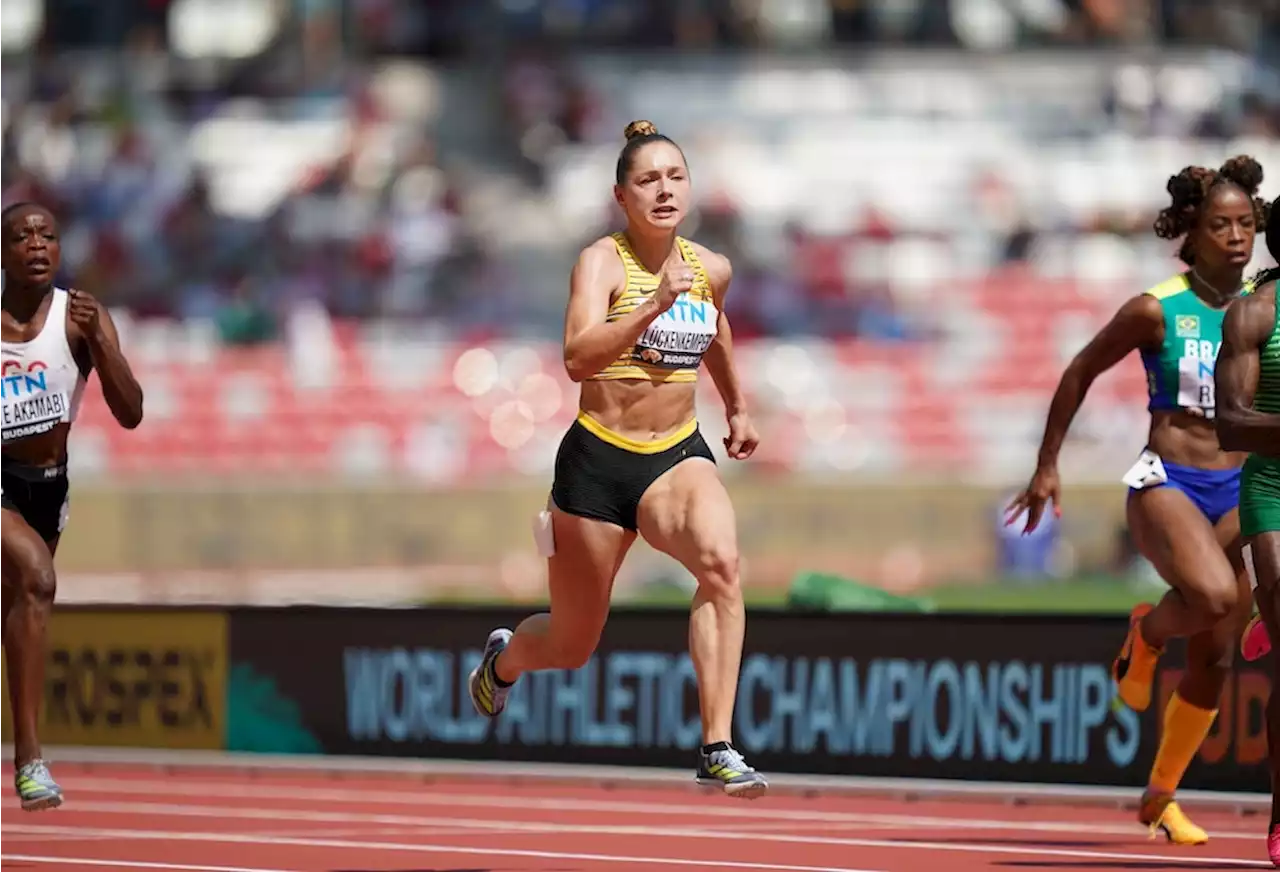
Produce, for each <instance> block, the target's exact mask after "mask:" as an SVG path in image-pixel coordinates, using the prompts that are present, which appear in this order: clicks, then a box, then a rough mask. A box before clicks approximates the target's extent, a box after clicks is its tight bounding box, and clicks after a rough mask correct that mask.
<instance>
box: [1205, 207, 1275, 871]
mask: <svg viewBox="0 0 1280 872" xmlns="http://www.w3.org/2000/svg"><path fill="white" fill-rule="evenodd" d="M1277 207H1280V199H1278V200H1276V202H1275V203H1273V204H1272V206H1271V215H1270V216H1269V217H1270V219H1271V221H1272V222H1273V223H1270V224H1269V225H1268V227H1267V248H1268V249H1269V250H1270V252H1271V256H1272V257H1274V258H1276V260H1280V212H1278V211H1277ZM1277 280H1280V269H1273V270H1268V271H1267V272H1266V273H1265V274H1263V275H1261V276H1259V277H1258V280H1257V292H1256V293H1254V294H1251V295H1250V296H1249V297H1248V298H1247V299H1242V300H1239V301H1238V302H1236V303H1234V304H1233V305H1232V306H1231V308H1230V309H1229V310H1228V311H1227V318H1226V322H1225V324H1224V325H1223V327H1224V329H1223V333H1224V335H1223V341H1222V352H1221V356H1220V357H1219V359H1218V372H1217V392H1218V403H1219V405H1218V409H1219V417H1218V422H1217V424H1218V434H1219V438H1220V439H1221V440H1222V444H1223V445H1224V446H1226V447H1230V448H1233V449H1236V450H1240V451H1248V452H1250V454H1249V459H1248V460H1246V461H1245V465H1244V475H1243V477H1242V480H1241V487H1240V529H1241V532H1242V533H1243V534H1244V536H1245V559H1246V560H1247V561H1248V562H1249V564H1250V569H1252V571H1253V579H1252V580H1253V583H1254V599H1255V600H1256V601H1257V603H1258V614H1259V617H1260V618H1261V620H1262V622H1263V624H1264V625H1265V626H1266V628H1267V631H1268V634H1269V635H1270V637H1271V638H1272V639H1277V638H1280V303H1277V301H1276V282H1277ZM1272 652H1273V653H1272V661H1273V668H1275V667H1280V652H1277V650H1276V649H1274V648H1273V649H1272ZM1267 734H1268V735H1267V739H1268V742H1267V744H1268V746H1269V748H1270V757H1271V826H1270V827H1269V829H1268V833H1267V851H1268V853H1269V854H1270V855H1271V862H1272V863H1273V864H1275V865H1276V866H1280V693H1275V692H1272V694H1271V698H1270V700H1269V701H1268V703H1267Z"/></svg>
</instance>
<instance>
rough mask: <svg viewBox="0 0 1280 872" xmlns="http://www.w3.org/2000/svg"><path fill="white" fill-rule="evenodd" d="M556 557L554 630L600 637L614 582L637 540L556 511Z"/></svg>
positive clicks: (551, 564)
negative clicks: (592, 633) (594, 634)
mask: <svg viewBox="0 0 1280 872" xmlns="http://www.w3.org/2000/svg"><path fill="white" fill-rule="evenodd" d="M550 511H551V523H552V527H553V530H554V534H555V545H556V547H555V554H553V555H552V556H551V557H550V558H549V559H548V561H547V586H548V589H549V593H550V597H551V624H552V626H553V627H554V628H556V631H557V632H558V631H559V630H560V629H563V630H565V631H566V632H569V633H572V634H575V635H577V634H586V633H589V632H591V631H593V630H594V632H595V633H597V634H598V633H599V632H600V630H601V629H602V628H603V627H604V623H605V619H606V618H607V616H608V614H609V597H610V596H611V594H612V593H613V581H614V578H615V577H616V576H617V574H618V569H619V567H620V566H621V565H622V561H623V558H625V557H626V556H627V551H628V550H630V548H631V545H632V543H634V542H635V540H636V534H635V533H633V532H631V531H629V530H624V529H623V528H622V527H619V526H616V525H614V524H609V523H605V522H604V521H597V520H594V519H592V518H583V517H580V516H578V515H570V514H567V513H566V512H562V511H561V510H560V509H558V508H556V507H555V505H552V506H551V509H550Z"/></svg>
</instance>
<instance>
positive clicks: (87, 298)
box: [68, 288, 100, 337]
mask: <svg viewBox="0 0 1280 872" xmlns="http://www.w3.org/2000/svg"><path fill="white" fill-rule="evenodd" d="M68 294H69V296H70V300H69V305H68V309H69V311H70V313H71V322H72V323H73V324H75V325H76V326H77V327H79V328H80V330H81V331H82V332H83V333H84V335H85V336H89V337H92V336H96V335H97V333H98V312H99V311H100V310H99V307H98V301H97V300H95V299H94V298H93V295H92V294H87V293H85V292H84V291H77V290H76V289H75V288H72V289H71V290H70V291H68Z"/></svg>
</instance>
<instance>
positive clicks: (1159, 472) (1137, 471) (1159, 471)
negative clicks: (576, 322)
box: [1121, 448, 1169, 490]
mask: <svg viewBox="0 0 1280 872" xmlns="http://www.w3.org/2000/svg"><path fill="white" fill-rule="evenodd" d="M1121 481H1123V482H1124V483H1125V484H1127V485H1128V486H1129V487H1131V488H1133V489H1134V490H1142V489H1143V488H1148V487H1152V486H1154V485H1158V484H1165V483H1166V482H1168V481H1169V473H1168V472H1166V471H1165V468H1164V461H1163V460H1161V459H1160V455H1159V454H1156V453H1155V452H1154V451H1152V450H1151V449H1149V448H1148V449H1146V450H1144V451H1143V452H1142V454H1140V455H1139V456H1138V462H1137V463H1135V464H1134V465H1133V466H1131V467H1129V471H1128V472H1126V473H1125V474H1124V477H1123V478H1122V479H1121Z"/></svg>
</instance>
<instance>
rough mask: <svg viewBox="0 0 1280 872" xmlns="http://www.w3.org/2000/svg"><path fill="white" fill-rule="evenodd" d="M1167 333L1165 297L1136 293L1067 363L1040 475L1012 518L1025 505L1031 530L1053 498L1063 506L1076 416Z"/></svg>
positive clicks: (1051, 407)
mask: <svg viewBox="0 0 1280 872" xmlns="http://www.w3.org/2000/svg"><path fill="white" fill-rule="evenodd" d="M1163 333H1164V312H1163V310H1162V309H1161V306H1160V302H1159V301H1158V300H1156V299H1155V298H1154V297H1152V296H1149V295H1147V294H1143V295H1141V296H1137V297H1133V298H1132V299H1130V300H1128V301H1127V302H1126V303H1125V304H1124V305H1123V306H1121V307H1120V310H1119V311H1118V312H1116V314H1115V315H1114V316H1113V317H1112V319H1111V320H1110V321H1109V322H1108V323H1107V324H1106V326H1104V327H1103V328H1102V329H1101V330H1100V331H1099V332H1098V334H1097V335H1096V336H1094V337H1093V339H1092V340H1090V342H1089V344H1088V345H1086V346H1085V347H1084V348H1082V349H1081V350H1080V353H1079V354H1077V355H1076V356H1075V358H1074V359H1073V360H1072V361H1071V363H1070V364H1068V365H1067V368H1066V370H1065V371H1064V372H1063V373H1062V378H1061V379H1059V380H1058V389H1057V390H1056V391H1055V392H1054V394H1053V401H1052V402H1051V403H1050V404H1049V417H1048V420H1047V421H1046V422H1045V427H1044V437H1043V438H1042V439H1041V441H1040V454H1039V459H1038V461H1037V463H1036V472H1035V475H1034V476H1032V478H1031V483H1030V484H1029V485H1028V486H1027V489H1026V490H1024V491H1023V492H1022V493H1021V494H1019V495H1018V496H1017V497H1015V498H1014V500H1013V502H1012V503H1010V504H1009V511H1010V512H1011V513H1013V515H1012V517H1011V519H1010V523H1012V521H1013V520H1016V518H1017V516H1018V515H1020V514H1021V513H1022V512H1023V511H1024V510H1025V511H1026V512H1027V526H1026V531H1027V532H1030V531H1032V530H1034V529H1035V528H1036V527H1037V526H1038V525H1039V523H1040V517H1041V515H1042V514H1043V513H1044V507H1045V504H1046V503H1047V502H1049V501H1050V500H1052V501H1053V503H1054V505H1055V507H1058V506H1060V483H1059V481H1058V452H1060V451H1061V450H1062V443H1063V441H1064V440H1065V439H1066V438H1067V431H1068V430H1070V429H1071V422H1072V421H1073V420H1074V419H1075V416H1076V413H1077V412H1078V411H1080V407H1081V406H1082V405H1084V399H1085V396H1086V395H1087V394H1088V393H1089V388H1090V386H1091V385H1092V384H1093V383H1094V381H1095V380H1096V379H1097V378H1098V376H1100V375H1102V374H1103V373H1104V372H1106V371H1107V370H1109V369H1111V368H1112V367H1113V366H1115V365H1116V364H1117V363H1119V362H1120V361H1122V360H1124V359H1125V358H1126V357H1128V356H1129V354H1130V353H1131V352H1133V351H1135V350H1137V349H1139V348H1145V347H1150V346H1152V345H1157V344H1159V343H1160V342H1161V341H1162V340H1163Z"/></svg>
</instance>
